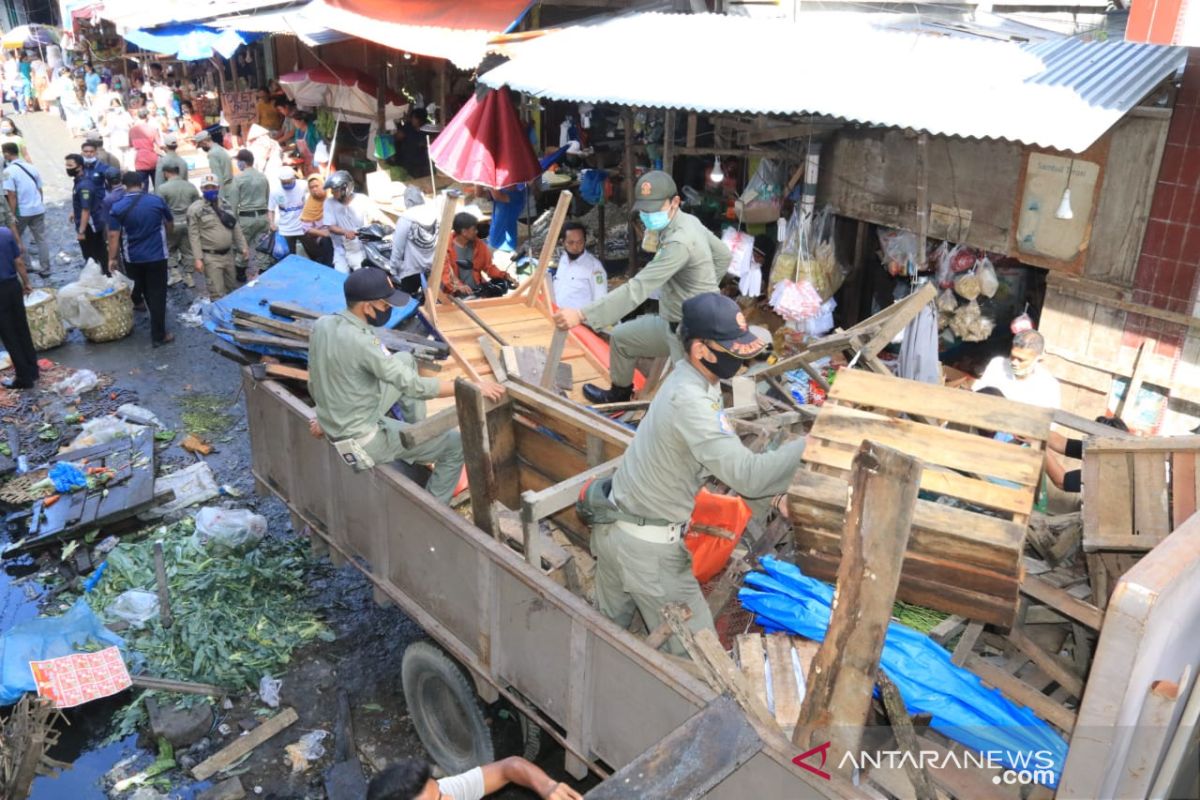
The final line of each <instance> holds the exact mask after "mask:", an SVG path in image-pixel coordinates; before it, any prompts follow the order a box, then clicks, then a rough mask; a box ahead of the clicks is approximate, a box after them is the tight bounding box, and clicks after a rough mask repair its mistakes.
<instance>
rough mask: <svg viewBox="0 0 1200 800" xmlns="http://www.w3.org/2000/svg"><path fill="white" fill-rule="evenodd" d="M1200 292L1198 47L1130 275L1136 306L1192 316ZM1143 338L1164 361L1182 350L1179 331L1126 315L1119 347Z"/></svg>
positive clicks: (1190, 55)
mask: <svg viewBox="0 0 1200 800" xmlns="http://www.w3.org/2000/svg"><path fill="white" fill-rule="evenodd" d="M1198 289H1200V48H1192V49H1190V50H1189V52H1188V61H1187V67H1186V68H1185V70H1184V75H1183V83H1182V86H1181V87H1180V90H1179V94H1178V96H1177V98H1176V101H1175V111H1174V113H1173V114H1172V116H1171V125H1170V128H1169V129H1168V132H1167V143H1166V147H1165V149H1164V151H1163V159H1162V167H1161V169H1160V171H1159V176H1158V185H1157V186H1156V187H1155V190H1154V201H1153V203H1152V205H1151V207H1150V220H1149V222H1148V223H1147V225H1146V235H1145V238H1144V240H1143V242H1142V252H1141V256H1140V257H1139V259H1138V265H1137V271H1136V272H1135V275H1134V298H1133V299H1134V302H1137V303H1144V304H1146V305H1148V306H1152V307H1154V308H1161V309H1164V310H1166V311H1173V312H1176V313H1179V314H1191V313H1193V307H1194V306H1195V303H1196V300H1197V290H1198ZM1146 337H1150V338H1153V339H1155V340H1157V342H1158V343H1157V345H1156V347H1155V350H1156V352H1157V353H1158V354H1160V355H1163V356H1166V357H1167V358H1176V357H1178V356H1179V354H1180V351H1181V348H1182V347H1183V343H1184V342H1183V339H1184V331H1183V330H1182V329H1181V326H1178V325H1172V324H1170V323H1164V322H1162V321H1160V320H1155V319H1150V318H1148V317H1144V316H1141V315H1138V314H1130V315H1129V317H1128V319H1127V321H1126V323H1125V334H1124V338H1123V342H1122V344H1124V345H1126V346H1129V347H1137V346H1138V345H1140V344H1141V342H1142V340H1143V339H1144V338H1146Z"/></svg>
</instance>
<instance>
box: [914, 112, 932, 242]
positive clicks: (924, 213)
mask: <svg viewBox="0 0 1200 800" xmlns="http://www.w3.org/2000/svg"><path fill="white" fill-rule="evenodd" d="M928 150H929V134H928V133H926V132H925V131H921V132H920V133H918V134H917V252H918V253H925V252H927V250H926V244H927V243H928V241H929V197H928V195H929V163H928Z"/></svg>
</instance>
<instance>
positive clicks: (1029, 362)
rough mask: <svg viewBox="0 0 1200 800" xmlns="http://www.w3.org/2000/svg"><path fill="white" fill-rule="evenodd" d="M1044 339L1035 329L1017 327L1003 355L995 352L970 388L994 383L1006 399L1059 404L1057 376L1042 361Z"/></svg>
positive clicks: (1058, 405) (1049, 404) (1060, 392)
mask: <svg viewBox="0 0 1200 800" xmlns="http://www.w3.org/2000/svg"><path fill="white" fill-rule="evenodd" d="M1045 351H1046V340H1045V339H1043V338H1042V335H1041V334H1040V333H1038V332H1037V331H1033V330H1029V331H1021V332H1020V333H1018V334H1017V335H1016V336H1014V337H1013V341H1012V349H1011V350H1010V351H1009V354H1008V355H1007V356H996V357H995V358H993V359H992V360H991V361H990V362H988V365H987V368H986V369H984V371H983V375H981V376H979V380H977V381H975V383H974V385H973V386H972V387H971V390H972V391H975V392H978V391H981V390H983V389H986V388H988V387H989V386H994V387H995V388H997V389H999V390H1000V393H1001V394H1002V395H1004V396H1005V397H1007V398H1008V399H1009V400H1015V401H1017V402H1018V403H1028V404H1029V405H1033V406H1041V407H1042V408H1054V409H1057V408H1061V407H1062V389H1061V387H1060V386H1059V385H1058V379H1057V378H1055V377H1054V375H1052V374H1051V372H1050V370H1049V369H1047V368H1046V365H1045V364H1043V363H1042V354H1043V353H1045Z"/></svg>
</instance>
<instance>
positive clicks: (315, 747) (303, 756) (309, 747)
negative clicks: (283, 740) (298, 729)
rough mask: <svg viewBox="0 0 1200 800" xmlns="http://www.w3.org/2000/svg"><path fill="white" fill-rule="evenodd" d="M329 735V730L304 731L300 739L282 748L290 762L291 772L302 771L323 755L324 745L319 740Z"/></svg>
mask: <svg viewBox="0 0 1200 800" xmlns="http://www.w3.org/2000/svg"><path fill="white" fill-rule="evenodd" d="M328 735H329V731H323V730H320V729H318V730H315V731H312V732H311V733H306V734H304V735H303V736H301V737H300V739H299V740H298V741H296V742H293V743H292V744H289V745H288V746H287V747H285V748H283V749H284V752H286V753H287V757H288V760H289V761H291V762H292V772H304V771H305V770H306V769H308V768H309V767H310V766H312V762H314V761H316V760H317V759H319V758H320V757H321V756H323V755H325V746H324V745H323V744H321V740H322V739H324V738H325V737H326V736H328Z"/></svg>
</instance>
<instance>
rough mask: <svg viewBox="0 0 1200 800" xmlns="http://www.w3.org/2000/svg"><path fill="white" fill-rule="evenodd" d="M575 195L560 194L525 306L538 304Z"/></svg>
mask: <svg viewBox="0 0 1200 800" xmlns="http://www.w3.org/2000/svg"><path fill="white" fill-rule="evenodd" d="M572 197H573V195H572V194H571V193H570V192H569V191H566V190H565V189H564V190H563V191H562V192H559V195H558V205H557V206H555V207H554V216H552V217H551V218H550V228H549V229H548V230H547V231H546V241H545V242H543V243H542V254H541V256H539V257H538V265H537V269H536V270H535V271H534V273H533V277H532V278H530V279H529V289H528V291H527V292H526V296H525V305H527V306H532V305H533V304H534V303H535V302H537V298H538V293H539V292H540V291H541V288H542V283H543V282H544V281H545V280H546V272H547V270H549V269H550V259H551V257H552V256H553V255H554V248H555V247H556V246H557V245H558V235H559V234H560V233H561V232H562V227H563V223H564V222H566V219H567V211H568V210H570V208H571V198H572Z"/></svg>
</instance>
